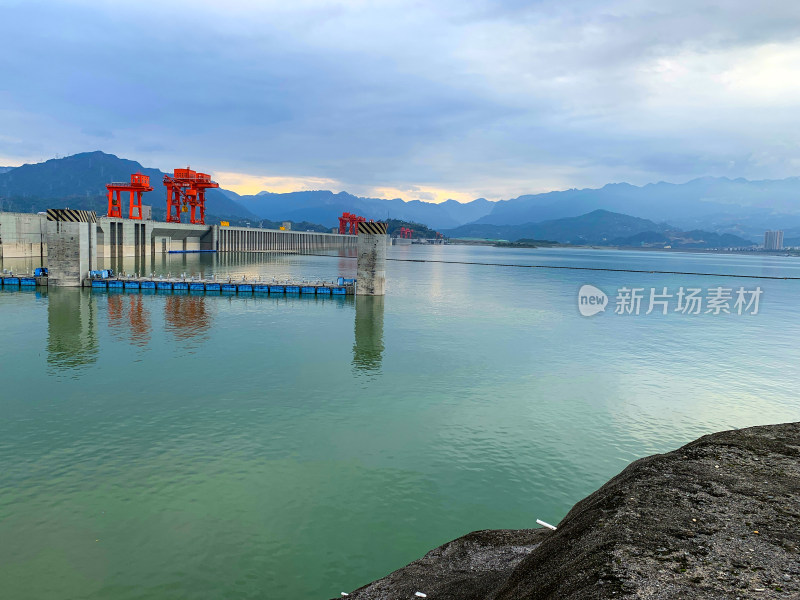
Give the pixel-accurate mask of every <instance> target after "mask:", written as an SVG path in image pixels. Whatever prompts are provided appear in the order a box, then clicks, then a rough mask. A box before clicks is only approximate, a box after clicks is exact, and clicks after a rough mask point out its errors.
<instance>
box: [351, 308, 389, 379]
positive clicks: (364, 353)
mask: <svg viewBox="0 0 800 600" xmlns="http://www.w3.org/2000/svg"><path fill="white" fill-rule="evenodd" d="M383 300H384V297H383V296H356V300H355V304H356V322H355V344H354V345H353V369H354V370H355V371H356V372H367V373H370V372H379V371H380V368H381V361H382V360H383Z"/></svg>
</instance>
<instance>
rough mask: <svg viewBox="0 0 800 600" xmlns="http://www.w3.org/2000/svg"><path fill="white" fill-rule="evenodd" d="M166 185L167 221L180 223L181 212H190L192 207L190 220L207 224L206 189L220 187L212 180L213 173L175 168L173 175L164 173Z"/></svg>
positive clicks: (198, 223) (199, 223) (197, 223)
mask: <svg viewBox="0 0 800 600" xmlns="http://www.w3.org/2000/svg"><path fill="white" fill-rule="evenodd" d="M164 185H165V186H166V188H167V223H180V222H181V212H189V209H190V208H191V213H190V215H189V222H190V223H194V224H196V225H205V222H206V190H207V189H209V188H218V187H219V184H218V183H217V182H216V181H211V175H207V174H205V173H198V172H197V171H192V170H191V169H190V168H189V167H186V168H185V169H175V170H174V171H173V174H172V175H171V176H170V175H164ZM198 208H199V209H200V213H199V214H198V213H197V209H198ZM173 213H174V214H173Z"/></svg>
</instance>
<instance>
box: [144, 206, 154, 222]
mask: <svg viewBox="0 0 800 600" xmlns="http://www.w3.org/2000/svg"><path fill="white" fill-rule="evenodd" d="M142 219H144V220H145V221H152V220H153V207H152V206H147V204H143V205H142Z"/></svg>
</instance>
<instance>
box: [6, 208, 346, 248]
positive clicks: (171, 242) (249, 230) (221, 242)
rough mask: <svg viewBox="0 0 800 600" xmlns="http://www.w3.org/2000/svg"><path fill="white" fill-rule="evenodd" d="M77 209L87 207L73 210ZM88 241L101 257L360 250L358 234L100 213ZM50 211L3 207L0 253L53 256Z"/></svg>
mask: <svg viewBox="0 0 800 600" xmlns="http://www.w3.org/2000/svg"><path fill="white" fill-rule="evenodd" d="M72 212H76V213H80V212H84V211H72ZM93 231H94V234H95V235H90V236H89V241H88V243H93V244H96V255H97V257H98V258H121V257H126V256H142V255H145V254H166V253H169V252H200V251H204V250H205V251H215V252H313V251H318V250H356V249H357V246H358V241H357V238H358V236H355V235H342V234H338V233H317V232H311V231H281V230H277V229H256V228H253V227H221V226H219V225H192V224H188V223H163V222H159V221H137V220H131V219H120V218H113V217H97V218H96V223H95V224H94V229H93ZM47 232H48V229H47V215H46V214H32V213H11V212H0V258H42V259H43V258H45V257H47V256H48V251H49V248H48V233H47Z"/></svg>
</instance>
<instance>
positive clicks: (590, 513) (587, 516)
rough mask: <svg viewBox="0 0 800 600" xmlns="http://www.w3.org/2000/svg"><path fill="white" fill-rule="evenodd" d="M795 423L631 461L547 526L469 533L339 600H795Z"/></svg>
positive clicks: (799, 430) (799, 456)
mask: <svg viewBox="0 0 800 600" xmlns="http://www.w3.org/2000/svg"><path fill="white" fill-rule="evenodd" d="M799 549H800V423H788V424H785V425H770V426H765V427H751V428H749V429H741V430H737V431H724V432H722V433H716V434H713V435H707V436H704V437H701V438H700V439H698V440H696V441H694V442H692V443H690V444H687V445H686V446H684V447H683V448H680V449H678V450H675V451H674V452H669V453H667V454H657V455H655V456H650V457H647V458H643V459H641V460H638V461H636V462H634V463H632V464H631V465H629V466H628V467H627V468H626V469H625V470H624V471H623V472H622V473H620V474H619V475H617V476H616V477H614V478H613V479H612V480H611V481H609V482H608V483H606V484H605V485H604V486H603V487H602V488H600V489H599V490H597V491H596V492H595V493H593V494H592V495H590V496H588V497H587V498H585V499H583V500H581V501H580V502H578V504H576V505H575V506H574V507H573V508H572V510H571V511H570V512H569V514H567V516H566V517H565V518H564V520H563V521H562V522H561V523H560V524H559V525H558V529H557V530H556V531H550V530H544V529H526V530H519V531H511V530H499V531H492V530H487V531H476V532H474V533H470V534H468V535H466V536H464V537H462V538H458V539H457V540H454V541H452V542H449V543H447V544H445V545H443V546H441V547H439V548H436V549H435V550H432V551H431V552H429V553H428V554H426V555H425V556H424V557H423V558H421V559H419V560H417V561H415V562H413V563H411V564H410V565H408V566H406V567H404V568H402V569H400V570H398V571H395V572H394V573H392V574H391V575H389V576H387V577H385V578H383V579H379V580H378V581H375V582H373V583H370V584H369V585H366V586H364V587H362V588H360V589H358V590H356V591H354V592H352V593H351V594H350V595H349V598H348V600H367V599H369V600H399V599H404V598H415V594H416V593H417V592H421V593H424V594H426V595H427V597H428V598H430V599H431V600H478V599H481V600H484V599H490V600H519V599H523V598H536V599H539V598H548V599H558V600H570V599H578V598H580V599H583V598H621V597H625V596H630V597H633V598H641V599H650V598H658V599H662V598H693V599H694V598H700V599H704V598H714V599H722V598H725V599H731V600H733V599H736V598H741V599H744V598H800V553H798V550H799Z"/></svg>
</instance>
